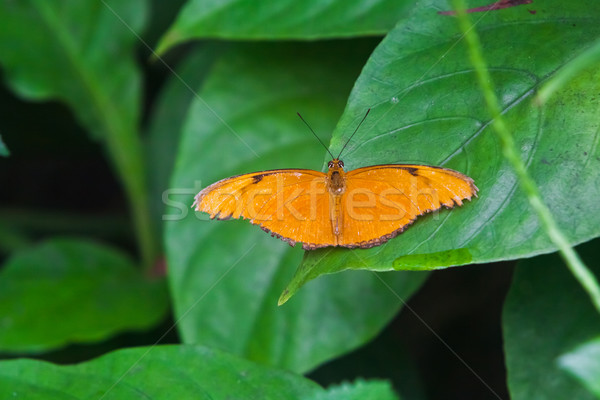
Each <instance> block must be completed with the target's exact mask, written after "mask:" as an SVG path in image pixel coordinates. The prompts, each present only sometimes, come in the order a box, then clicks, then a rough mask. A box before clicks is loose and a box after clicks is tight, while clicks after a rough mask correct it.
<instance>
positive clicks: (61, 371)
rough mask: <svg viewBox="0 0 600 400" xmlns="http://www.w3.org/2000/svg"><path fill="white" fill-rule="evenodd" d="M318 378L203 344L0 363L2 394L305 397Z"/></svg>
mask: <svg viewBox="0 0 600 400" xmlns="http://www.w3.org/2000/svg"><path fill="white" fill-rule="evenodd" d="M319 391H323V389H322V388H321V387H319V386H318V385H317V384H316V383H314V382H311V381H310V380H308V379H306V378H303V377H301V376H298V375H294V374H292V373H290V372H287V371H281V370H276V369H273V368H269V367H265V366H262V365H258V364H254V363H252V362H250V361H247V360H244V359H241V358H237V357H235V356H232V355H230V354H227V353H225V352H221V351H218V350H213V349H209V348H206V347H200V346H181V345H179V346H155V347H140V348H135V349H126V350H118V351H115V352H112V353H109V354H107V355H104V356H102V357H100V358H97V359H95V360H92V361H88V362H86V363H82V364H78V365H71V366H57V365H53V364H50V363H47V362H42V361H35V360H26V359H22V360H12V361H2V362H0V397H2V398H6V399H8V398H26V399H32V398H41V399H48V398H56V399H65V398H77V399H88V398H89V399H100V398H102V399H106V400H108V399H115V400H116V399H140V398H145V399H153V400H159V399H206V400H209V399H210V400H219V399H223V400H225V399H261V400H262V399H264V400H268V399H277V400H279V399H289V400H294V399H301V398H303V397H304V396H307V395H309V394H311V393H315V392H319Z"/></svg>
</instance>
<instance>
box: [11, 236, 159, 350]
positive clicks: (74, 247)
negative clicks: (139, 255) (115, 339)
mask: <svg viewBox="0 0 600 400" xmlns="http://www.w3.org/2000/svg"><path fill="white" fill-rule="evenodd" d="M165 289H166V287H165V284H164V282H163V281H162V280H156V279H153V280H150V279H147V278H144V277H142V276H141V275H140V273H139V271H138V269H136V267H135V265H134V264H133V263H132V261H131V260H130V259H129V258H128V257H126V256H125V255H124V254H122V253H121V252H119V251H117V250H115V249H112V248H109V247H107V246H104V245H100V244H97V243H93V242H89V241H84V240H81V239H66V238H57V239H52V240H48V241H46V242H44V243H42V244H40V245H38V246H36V247H33V248H28V249H25V250H23V251H20V252H18V253H16V254H15V255H14V256H12V257H11V258H10V259H9V260H8V261H7V262H6V263H5V265H4V266H3V268H2V270H1V271H0V325H1V328H2V329H0V350H1V351H5V352H11V353H17V352H40V351H45V350H49V349H53V348H57V347H60V346H63V345H65V344H67V343H86V342H96V341H99V340H102V339H105V338H107V337H109V336H112V335H115V334H116V333H119V332H122V331H125V330H141V329H146V328H148V327H151V326H153V325H155V324H156V323H158V322H160V321H161V320H162V319H163V318H164V316H165V313H166V311H167V305H168V300H167V293H166V290H165Z"/></svg>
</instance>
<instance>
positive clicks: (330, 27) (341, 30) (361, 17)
mask: <svg viewBox="0 0 600 400" xmlns="http://www.w3.org/2000/svg"><path fill="white" fill-rule="evenodd" d="M413 6H414V4H413V3H411V2H409V1H392V0H362V1H353V2H348V1H344V0H332V1H328V2H323V1H319V0H306V1H303V2H298V1H294V0H278V1H277V2H273V1H266V0H262V1H256V0H189V1H188V2H187V4H186V5H185V6H184V7H183V8H182V10H181V12H180V13H179V16H178V17H177V20H176V21H175V23H174V24H173V25H172V26H171V28H169V30H168V31H167V32H166V33H165V35H164V36H163V37H162V39H161V40H160V41H159V44H158V48H157V52H158V53H159V54H160V53H163V52H165V51H167V50H168V49H170V48H172V47H173V46H175V45H177V44H179V43H181V42H184V41H188V40H192V39H201V38H221V39H236V40H248V39H250V40H258V39H269V40H270V39H323V38H338V37H349V36H365V35H382V34H385V33H386V32H387V31H389V30H390V29H391V28H392V27H393V26H394V25H395V24H396V22H397V21H398V20H399V19H400V18H402V17H404V16H405V15H407V14H408V13H409V10H410V8H411V7H413Z"/></svg>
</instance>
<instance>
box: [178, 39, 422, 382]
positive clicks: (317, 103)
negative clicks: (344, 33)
mask: <svg viewBox="0 0 600 400" xmlns="http://www.w3.org/2000/svg"><path fill="white" fill-rule="evenodd" d="M371 48H372V47H371V45H370V43H363V42H360V41H352V42H346V43H340V42H333V43H319V44H290V43H286V44H282V45H263V46H240V47H236V48H234V49H232V51H231V52H230V53H228V55H227V56H225V57H223V58H222V59H220V60H219V61H218V62H217V63H216V64H215V66H214V68H213V73H212V75H211V76H210V77H209V78H208V80H207V81H206V82H205V84H204V87H203V90H202V92H200V96H201V98H202V101H200V100H197V101H195V102H194V105H193V106H192V108H191V109H190V112H189V117H188V120H187V122H186V124H185V128H184V133H183V137H182V143H181V146H180V151H179V154H178V157H177V163H176V167H175V172H174V176H173V180H172V182H171V187H172V189H173V188H176V189H178V190H179V193H186V194H184V195H180V196H172V198H170V201H171V203H170V204H172V205H173V206H172V207H170V208H169V209H168V210H169V213H170V214H171V215H169V217H170V218H171V221H168V222H167V223H166V249H167V257H168V270H169V278H170V284H171V288H172V293H173V297H174V303H175V304H174V306H175V313H176V315H177V316H178V318H180V317H182V316H184V315H185V318H183V319H182V320H181V322H180V323H179V324H178V328H179V331H180V335H181V337H182V339H183V341H184V342H185V343H202V344H208V345H211V346H215V347H220V348H224V349H227V350H228V351H231V352H234V353H236V354H240V355H243V356H245V357H247V358H250V359H252V360H256V361H260V362H263V363H268V364H271V365H278V366H282V367H285V368H288V369H291V370H295V371H307V370H309V369H311V368H313V367H315V366H316V365H318V364H319V363H321V362H323V361H324V360H328V359H330V358H332V357H335V356H337V355H339V354H342V353H344V352H347V351H349V350H351V349H353V348H355V347H357V346H360V345H361V344H363V343H365V342H366V341H367V340H369V339H371V338H372V337H373V336H374V335H375V334H376V333H377V332H378V331H379V330H380V329H381V328H382V327H383V326H384V325H385V324H386V323H387V322H388V321H389V320H390V319H391V318H392V317H393V315H394V314H396V312H397V311H398V309H399V308H400V301H399V300H398V298H397V297H396V296H395V295H394V294H393V293H391V292H390V291H389V290H388V289H387V288H386V287H385V286H384V285H383V284H382V282H381V281H380V280H379V279H378V277H377V276H375V275H374V274H372V273H370V272H362V273H353V274H346V275H344V276H336V277H328V278H327V279H323V280H319V281H318V282H315V283H314V284H313V285H311V286H309V287H308V288H307V290H306V291H305V292H304V293H301V294H300V295H299V296H298V297H297V298H295V299H294V300H293V301H291V302H290V303H289V304H286V305H285V306H284V307H277V296H278V295H279V293H280V292H281V290H282V288H283V287H284V285H285V283H286V282H287V281H288V280H289V278H290V277H291V274H292V273H293V269H294V268H295V267H296V266H297V265H298V263H299V262H300V259H301V257H302V251H301V249H300V248H299V247H298V248H295V249H291V248H290V247H289V246H288V245H287V244H285V243H283V242H281V241H279V240H277V239H273V238H271V237H269V235H267V234H265V233H264V232H262V231H261V230H260V229H259V228H258V227H256V226H252V225H250V224H249V223H248V222H246V221H202V220H200V219H204V220H206V219H207V218H205V216H202V215H201V214H200V213H198V215H197V217H198V218H194V214H193V213H192V212H191V211H189V214H188V215H187V217H186V214H185V213H187V212H188V211H187V210H190V206H191V204H192V201H193V196H194V194H195V193H197V192H198V191H199V190H200V186H201V184H203V185H207V184H209V183H212V182H214V181H216V180H218V179H222V178H224V177H227V176H231V175H234V174H237V173H240V172H249V171H256V170H264V169H271V168H281V167H304V168H311V167H312V168H317V169H318V168H320V167H321V166H322V165H323V164H322V160H323V153H324V151H323V149H322V148H321V146H320V144H319V143H318V142H317V141H316V140H315V138H314V137H313V136H312V135H311V134H310V132H309V131H308V130H307V129H306V127H305V126H304V125H303V124H302V122H301V121H300V120H299V119H298V117H297V116H296V114H295V112H296V111H300V112H301V113H302V114H303V115H304V117H305V118H306V119H307V120H308V121H309V122H310V123H311V125H312V126H313V128H314V129H315V131H317V132H318V133H319V134H320V135H321V136H322V137H325V134H326V132H328V130H329V129H331V128H332V127H333V124H334V123H335V120H336V118H337V115H339V113H340V112H341V110H342V107H343V104H344V101H345V98H346V96H347V93H348V91H349V90H350V87H351V85H352V82H353V80H354V77H355V76H356V75H357V74H358V73H359V71H360V67H361V65H362V63H363V61H364V58H366V54H368V51H370V50H371ZM206 104H208V105H210V109H208V108H207V106H206ZM257 155H259V156H260V157H257ZM194 182H196V187H194ZM381 276H382V279H383V280H385V281H386V282H387V283H388V284H389V285H391V286H392V287H393V288H394V290H395V291H396V292H397V294H398V295H399V296H400V297H401V298H403V299H408V297H409V296H410V295H411V294H412V293H413V292H414V291H415V290H416V289H417V288H418V287H419V286H420V285H421V283H422V282H423V280H424V279H425V277H426V276H427V275H426V274H420V273H417V274H403V273H398V274H383V275H381Z"/></svg>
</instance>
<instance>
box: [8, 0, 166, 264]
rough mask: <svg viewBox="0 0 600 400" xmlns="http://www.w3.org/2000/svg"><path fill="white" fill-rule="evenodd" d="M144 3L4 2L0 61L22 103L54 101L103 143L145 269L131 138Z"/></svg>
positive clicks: (148, 243)
mask: <svg viewBox="0 0 600 400" xmlns="http://www.w3.org/2000/svg"><path fill="white" fill-rule="evenodd" d="M145 4H146V3H145V1H144V0H134V1H127V2H123V1H115V0H103V1H92V2H90V1H79V0H64V1H58V2H54V1H50V2H46V1H35V0H22V1H4V2H1V3H0V26H2V29H0V64H1V65H2V67H3V71H4V76H5V79H6V83H7V84H8V85H9V86H10V87H11V88H12V89H13V90H14V91H15V92H16V93H17V94H18V95H20V96H22V97H24V98H26V99H29V100H48V99H59V100H61V101H64V102H65V103H67V104H68V105H69V107H70V108H71V109H72V110H73V113H74V114H75V116H76V117H77V118H78V120H79V121H80V122H81V124H82V125H83V126H84V127H85V128H86V129H87V130H88V131H89V132H90V133H91V134H92V135H93V136H94V137H95V138H100V139H102V140H104V141H105V143H106V145H107V147H108V150H109V155H110V157H112V161H113V162H114V164H115V167H116V170H117V172H118V173H119V175H120V178H121V179H122V180H123V184H124V186H125V191H126V193H127V195H128V198H129V201H130V203H131V209H132V213H133V215H134V222H135V225H136V231H137V234H138V240H139V242H140V249H141V253H142V257H143V258H144V262H145V265H147V266H149V265H150V264H151V263H152V262H154V256H153V254H152V253H153V252H154V250H155V248H154V244H153V241H154V238H153V234H154V231H153V228H152V227H151V226H149V210H148V193H147V190H146V176H145V172H144V163H143V160H142V146H141V141H140V138H139V135H138V119H139V109H140V74H139V71H138V70H137V67H136V66H135V63H134V57H133V56H134V52H133V49H134V44H136V43H138V39H137V38H136V36H135V35H134V33H132V31H134V32H139V31H140V30H141V28H142V26H143V23H144V20H145V14H146V5H145Z"/></svg>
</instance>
